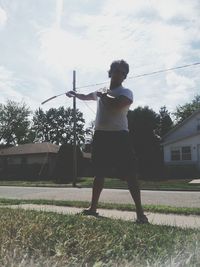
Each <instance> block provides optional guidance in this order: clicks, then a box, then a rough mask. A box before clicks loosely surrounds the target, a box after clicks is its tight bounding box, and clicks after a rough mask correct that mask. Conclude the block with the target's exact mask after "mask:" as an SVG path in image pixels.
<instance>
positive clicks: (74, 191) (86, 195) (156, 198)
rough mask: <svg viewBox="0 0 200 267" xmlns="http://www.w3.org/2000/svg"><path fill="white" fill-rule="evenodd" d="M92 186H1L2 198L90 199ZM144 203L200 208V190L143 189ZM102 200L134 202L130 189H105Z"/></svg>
mask: <svg viewBox="0 0 200 267" xmlns="http://www.w3.org/2000/svg"><path fill="white" fill-rule="evenodd" d="M91 193H92V189H91V188H52V187H17V186H0V198H13V199H49V200H77V201H90V199H91ZM141 196H142V203H143V204H154V205H167V206H174V207H198V208H200V192H188V191H187V192H185V191H150V190H142V191H141ZM100 201H101V202H107V203H124V204H125V203H132V199H131V196H130V193H129V191H128V190H122V189H104V190H103V192H102V194H101V197H100Z"/></svg>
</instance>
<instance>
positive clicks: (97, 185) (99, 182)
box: [89, 177, 104, 211]
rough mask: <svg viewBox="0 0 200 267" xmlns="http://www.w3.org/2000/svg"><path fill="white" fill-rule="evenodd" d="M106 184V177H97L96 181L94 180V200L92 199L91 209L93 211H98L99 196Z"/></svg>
mask: <svg viewBox="0 0 200 267" xmlns="http://www.w3.org/2000/svg"><path fill="white" fill-rule="evenodd" d="M103 185H104V177H95V178H94V182H93V188H92V201H91V206H90V208H89V209H90V210H91V211H96V209H97V205H98V201H99V197H100V194H101V191H102V189H103Z"/></svg>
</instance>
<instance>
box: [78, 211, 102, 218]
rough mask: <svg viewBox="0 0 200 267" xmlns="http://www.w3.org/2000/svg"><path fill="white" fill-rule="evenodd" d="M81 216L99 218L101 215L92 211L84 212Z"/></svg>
mask: <svg viewBox="0 0 200 267" xmlns="http://www.w3.org/2000/svg"><path fill="white" fill-rule="evenodd" d="M81 215H86V216H94V217H97V216H99V213H98V212H96V211H92V210H83V211H82V212H81Z"/></svg>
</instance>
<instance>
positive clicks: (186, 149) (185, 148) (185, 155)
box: [182, 146, 192, 160]
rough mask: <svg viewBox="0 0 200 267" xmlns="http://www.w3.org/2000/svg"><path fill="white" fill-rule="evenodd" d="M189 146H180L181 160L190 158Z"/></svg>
mask: <svg viewBox="0 0 200 267" xmlns="http://www.w3.org/2000/svg"><path fill="white" fill-rule="evenodd" d="M191 159H192V155H191V147H190V146H183V147H182V160H191Z"/></svg>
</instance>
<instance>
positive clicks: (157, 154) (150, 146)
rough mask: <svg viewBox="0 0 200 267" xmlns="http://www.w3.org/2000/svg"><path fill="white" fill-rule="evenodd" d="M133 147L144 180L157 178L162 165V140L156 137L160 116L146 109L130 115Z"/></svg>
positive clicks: (130, 112)
mask: <svg viewBox="0 0 200 267" xmlns="http://www.w3.org/2000/svg"><path fill="white" fill-rule="evenodd" d="M128 121H129V130H130V135H131V140H132V145H133V147H134V149H135V151H136V155H137V157H138V165H139V173H140V175H141V177H142V178H143V179H146V178H147V177H148V179H149V178H156V176H158V175H159V173H158V172H159V166H160V165H161V158H162V156H161V151H160V138H159V136H157V135H156V131H158V128H159V123H160V118H159V115H158V114H157V113H156V112H154V111H153V110H152V109H150V108H149V107H148V106H146V107H144V108H143V107H138V108H136V109H134V110H133V111H129V114H128Z"/></svg>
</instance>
